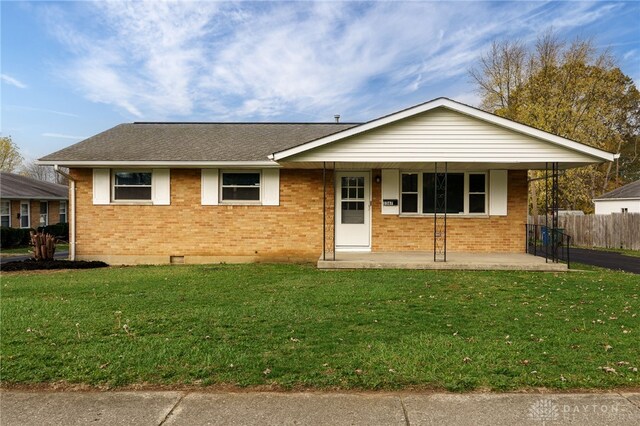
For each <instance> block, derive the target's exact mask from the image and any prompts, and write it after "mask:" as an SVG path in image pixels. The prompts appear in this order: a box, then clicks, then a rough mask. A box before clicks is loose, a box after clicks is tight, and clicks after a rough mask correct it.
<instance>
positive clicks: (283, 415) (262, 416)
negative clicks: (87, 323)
mask: <svg viewBox="0 0 640 426" xmlns="http://www.w3.org/2000/svg"><path fill="white" fill-rule="evenodd" d="M0 424H1V425H39V426H40V425H68V426H72V425H86V424H96V425H100V424H103V425H405V426H406V425H495V426H499V425H533V426H535V425H538V426H541V425H546V426H552V425H565V424H572V425H614V424H615V425H619V426H624V425H634V426H635V425H638V424H640V393H599V394H553V393H545V394H540V393H537V394H514V393H511V394H508V393H506V394H496V393H473V394H447V393H433V394H420V393H363V394H357V393H342V394H341V393H306V392H305V393H272V392H264V393H263V392H247V393H229V392H225V393H223V392H141V391H136V392H39V391H34V392H25V391H6V390H3V391H0Z"/></svg>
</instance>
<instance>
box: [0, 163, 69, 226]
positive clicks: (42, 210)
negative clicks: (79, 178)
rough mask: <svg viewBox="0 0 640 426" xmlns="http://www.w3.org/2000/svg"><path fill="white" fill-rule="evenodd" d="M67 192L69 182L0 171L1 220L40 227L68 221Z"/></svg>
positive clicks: (2, 221) (4, 222) (16, 224)
mask: <svg viewBox="0 0 640 426" xmlns="http://www.w3.org/2000/svg"><path fill="white" fill-rule="evenodd" d="M68 196H69V188H68V187H67V186H66V185H59V184H57V183H52V182H44V181H41V180H38V179H33V178H30V177H28V176H22V175H18V174H15V173H8V172H0V224H1V225H2V226H3V227H8V228H33V229H37V228H38V227H40V226H47V225H54V224H56V223H66V222H67V217H68Z"/></svg>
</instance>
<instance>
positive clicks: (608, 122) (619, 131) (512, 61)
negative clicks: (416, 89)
mask: <svg viewBox="0 0 640 426" xmlns="http://www.w3.org/2000/svg"><path fill="white" fill-rule="evenodd" d="M470 74H471V77H472V78H473V80H474V81H475V83H476V87H477V90H478V93H479V94H480V96H481V99H482V107H483V108H484V109H486V110H487V111H490V112H493V113H495V114H497V115H500V116H502V117H505V118H509V119H511V120H515V121H518V122H521V123H524V124H528V125H530V126H533V127H536V128H539V129H542V130H545V131H548V132H550V133H553V134H556V135H559V136H562V137H565V138H568V139H572V140H575V141H578V142H582V143H584V144H587V145H590V146H594V147H596V148H600V149H603V150H605V151H609V152H615V153H620V154H621V156H620V160H619V163H618V164H615V165H614V164H611V163H609V164H603V165H597V166H588V167H582V168H578V169H571V170H568V171H566V173H564V175H563V176H562V177H561V185H560V188H561V191H560V202H561V207H562V208H567V209H580V210H584V211H586V212H591V211H593V207H592V203H591V200H592V199H593V198H594V197H596V196H598V195H600V194H602V193H604V192H607V191H609V190H611V189H613V188H615V187H617V186H621V185H623V184H624V183H626V182H629V181H632V180H635V179H638V178H640V161H639V158H638V151H639V150H638V144H639V142H640V92H638V89H637V87H636V85H635V84H634V82H633V80H632V79H631V78H630V77H628V76H626V75H625V74H624V73H623V72H622V71H621V70H620V69H619V68H618V67H617V66H616V63H615V60H614V58H613V57H612V56H611V54H610V53H609V52H608V51H604V52H599V51H598V50H597V49H596V48H595V46H594V44H593V42H592V41H591V40H588V39H576V40H574V41H573V42H570V43H567V42H565V41H562V40H559V39H558V38H557V37H556V36H555V35H554V34H553V33H552V32H546V33H545V34H543V35H542V36H541V37H540V38H539V39H538V41H537V43H536V44H535V46H534V47H533V48H532V49H528V48H527V47H525V46H524V45H523V44H522V43H520V42H517V41H515V42H514V41H502V42H495V43H494V44H493V45H492V48H491V49H490V50H489V51H488V52H487V53H486V54H484V55H483V56H482V57H481V60H480V64H479V66H478V68H474V69H472V70H471V71H470ZM532 176H535V173H532ZM536 185H544V183H543V182H539V183H537V184H536V183H532V189H533V190H536V189H538V191H536V192H537V193H538V194H539V197H540V199H541V198H542V197H543V194H542V193H541V191H539V188H536V187H535V186H536Z"/></svg>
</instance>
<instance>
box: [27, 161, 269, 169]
mask: <svg viewBox="0 0 640 426" xmlns="http://www.w3.org/2000/svg"><path fill="white" fill-rule="evenodd" d="M36 164H39V165H43V166H55V165H57V166H63V167H143V168H146V167H173V168H195V167H197V168H205V169H206V168H209V167H211V168H220V167H239V168H256V167H259V168H263V169H264V168H272V167H273V168H279V167H280V165H279V164H278V163H276V162H274V161H64V160H55V161H51V160H49V161H43V160H36Z"/></svg>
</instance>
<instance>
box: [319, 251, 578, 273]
mask: <svg viewBox="0 0 640 426" xmlns="http://www.w3.org/2000/svg"><path fill="white" fill-rule="evenodd" d="M318 269H453V270H476V271H547V272H566V271H568V268H567V265H566V264H564V263H552V262H551V261H549V262H548V263H547V262H545V259H544V258H542V257H536V256H533V255H530V254H525V253H447V261H446V262H434V261H433V252H377V253H357V252H338V253H336V260H335V261H334V260H333V255H332V254H331V253H327V254H326V260H322V256H320V259H319V260H318Z"/></svg>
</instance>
